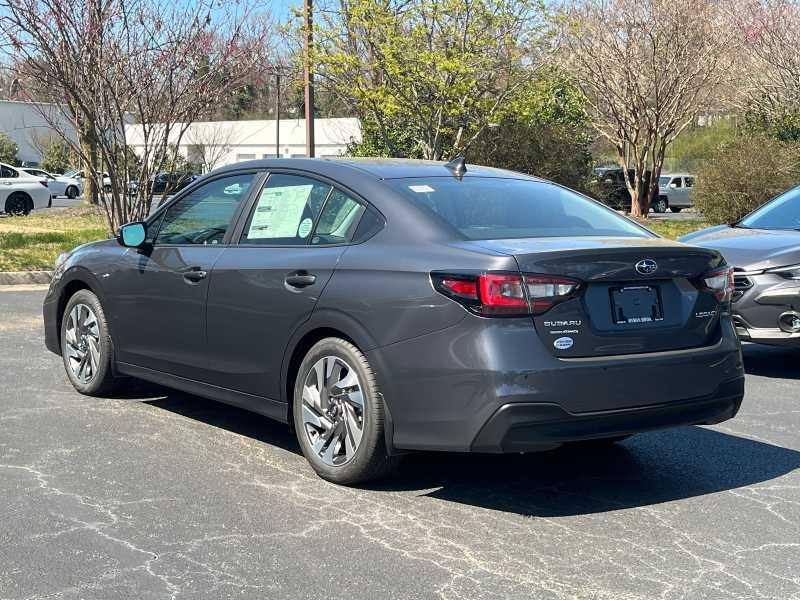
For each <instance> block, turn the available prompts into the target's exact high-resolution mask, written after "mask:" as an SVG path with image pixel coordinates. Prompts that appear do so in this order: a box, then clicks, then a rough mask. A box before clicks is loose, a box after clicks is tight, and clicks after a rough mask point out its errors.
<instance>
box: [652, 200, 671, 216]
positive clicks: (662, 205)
mask: <svg viewBox="0 0 800 600" xmlns="http://www.w3.org/2000/svg"><path fill="white" fill-rule="evenodd" d="M668 206H669V203H668V202H667V199H666V198H665V197H664V196H659V197H658V198H657V199H656V201H655V202H653V210H654V211H655V212H657V213H664V212H667V207H668Z"/></svg>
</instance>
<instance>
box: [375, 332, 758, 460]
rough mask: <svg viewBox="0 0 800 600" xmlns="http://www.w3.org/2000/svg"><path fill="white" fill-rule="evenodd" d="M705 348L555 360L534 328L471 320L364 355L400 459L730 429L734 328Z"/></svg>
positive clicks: (736, 358)
mask: <svg viewBox="0 0 800 600" xmlns="http://www.w3.org/2000/svg"><path fill="white" fill-rule="evenodd" d="M721 327H722V332H721V336H720V337H719V339H718V340H717V341H716V342H714V343H713V344H711V345H709V346H706V347H702V348H690V349H682V350H671V351H665V352H652V353H645V354H632V355H620V356H606V357H591V358H570V359H564V358H557V357H555V356H554V355H553V353H552V352H550V351H549V350H548V349H547V348H545V347H544V345H543V344H542V343H541V342H540V340H539V337H538V336H537V335H536V332H535V330H534V328H533V324H532V323H531V322H530V320H525V319H505V320H504V319H496V320H492V319H480V318H478V317H471V316H470V317H467V318H466V319H464V321H462V322H461V323H459V324H457V325H455V326H452V327H449V328H446V329H443V330H440V331H438V332H434V333H431V334H427V335H423V336H419V337H417V338H414V339H411V340H406V341H404V342H398V343H395V344H392V345H390V346H386V347H382V348H376V349H374V350H372V351H370V352H368V353H367V357H368V359H369V360H370V363H371V364H372V365H373V366H374V367H375V370H376V373H377V374H378V383H379V386H380V388H381V391H382V393H383V395H384V397H385V398H386V402H387V405H388V408H389V413H390V419H391V424H390V425H391V429H392V439H391V446H392V447H393V448H395V449H399V450H403V449H416V450H442V451H457V452H469V451H476V452H520V451H533V450H543V449H548V448H553V447H555V446H558V445H559V444H562V443H564V442H568V441H577V440H585V439H593V438H603V437H615V436H618V435H627V434H630V433H636V432H640V431H648V430H652V429H659V428H663V427H672V426H678V425H686V424H697V423H716V422H720V421H723V420H725V419H728V418H731V417H733V416H734V415H735V414H736V412H737V410H738V408H739V405H740V404H741V401H742V397H743V393H744V391H743V390H744V383H743V382H744V369H743V365H742V357H741V349H740V346H739V342H738V340H737V338H736V335H735V333H734V330H733V324H732V322H731V320H730V319H729V318H725V319H724V320H723V323H722V324H721Z"/></svg>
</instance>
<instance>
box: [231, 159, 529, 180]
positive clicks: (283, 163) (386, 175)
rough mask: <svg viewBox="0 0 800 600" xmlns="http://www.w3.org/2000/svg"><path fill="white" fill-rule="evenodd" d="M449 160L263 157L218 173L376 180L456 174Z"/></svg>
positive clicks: (473, 168) (471, 169)
mask: <svg viewBox="0 0 800 600" xmlns="http://www.w3.org/2000/svg"><path fill="white" fill-rule="evenodd" d="M446 164H447V163H445V162H439V161H431V160H414V159H405V158H350V157H334V158H273V159H262V160H250V161H245V162H239V163H234V164H231V165H227V166H225V167H222V168H220V169H217V170H216V172H224V171H231V170H237V169H243V168H244V169H247V168H257V169H279V168H281V169H296V170H300V171H308V172H311V173H315V172H316V173H319V174H321V175H328V176H334V177H335V174H336V172H337V171H338V172H341V171H342V170H344V171H349V172H351V173H353V174H355V173H360V174H362V175H366V176H371V177H372V178H374V179H401V178H416V177H453V173H452V172H451V171H450V170H449V169H447V168H446V166H445V165H446ZM466 166H467V172H466V174H465V177H498V178H511V179H528V180H533V181H542V180H541V179H538V178H536V177H532V176H530V175H526V174H524V173H518V172H516V171H507V170H505V169H495V168H493V167H485V166H481V165H473V164H470V163H469V162H467V163H466Z"/></svg>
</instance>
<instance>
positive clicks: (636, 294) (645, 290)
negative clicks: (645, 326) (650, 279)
mask: <svg viewBox="0 0 800 600" xmlns="http://www.w3.org/2000/svg"><path fill="white" fill-rule="evenodd" d="M611 312H612V314H613V315H614V322H615V323H617V324H618V325H628V324H630V323H653V322H655V321H663V320H664V312H663V309H662V307H661V297H660V294H659V292H658V287H656V286H652V285H637V286H631V287H621V288H611Z"/></svg>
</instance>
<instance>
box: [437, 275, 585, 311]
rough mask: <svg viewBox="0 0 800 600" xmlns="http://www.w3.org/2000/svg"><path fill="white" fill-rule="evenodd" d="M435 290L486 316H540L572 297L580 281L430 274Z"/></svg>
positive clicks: (558, 278)
mask: <svg viewBox="0 0 800 600" xmlns="http://www.w3.org/2000/svg"><path fill="white" fill-rule="evenodd" d="M431 280H432V281H433V286H434V288H435V289H436V290H437V291H439V292H440V293H442V294H444V295H445V296H447V297H448V298H452V299H453V300H456V301H457V302H460V303H461V304H463V305H464V306H466V307H467V308H468V309H469V310H471V311H472V312H474V313H476V314H479V315H482V316H485V317H498V316H525V315H531V314H533V315H540V314H542V313H544V312H547V311H548V310H550V308H552V307H553V306H555V305H556V304H558V303H559V302H563V301H564V300H567V299H568V298H570V297H572V295H573V294H574V293H575V291H576V290H577V289H578V287H579V286H580V282H579V281H577V280H575V279H569V278H566V277H554V276H551V275H538V274H530V275H520V274H511V273H481V274H479V275H453V274H441V273H431Z"/></svg>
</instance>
